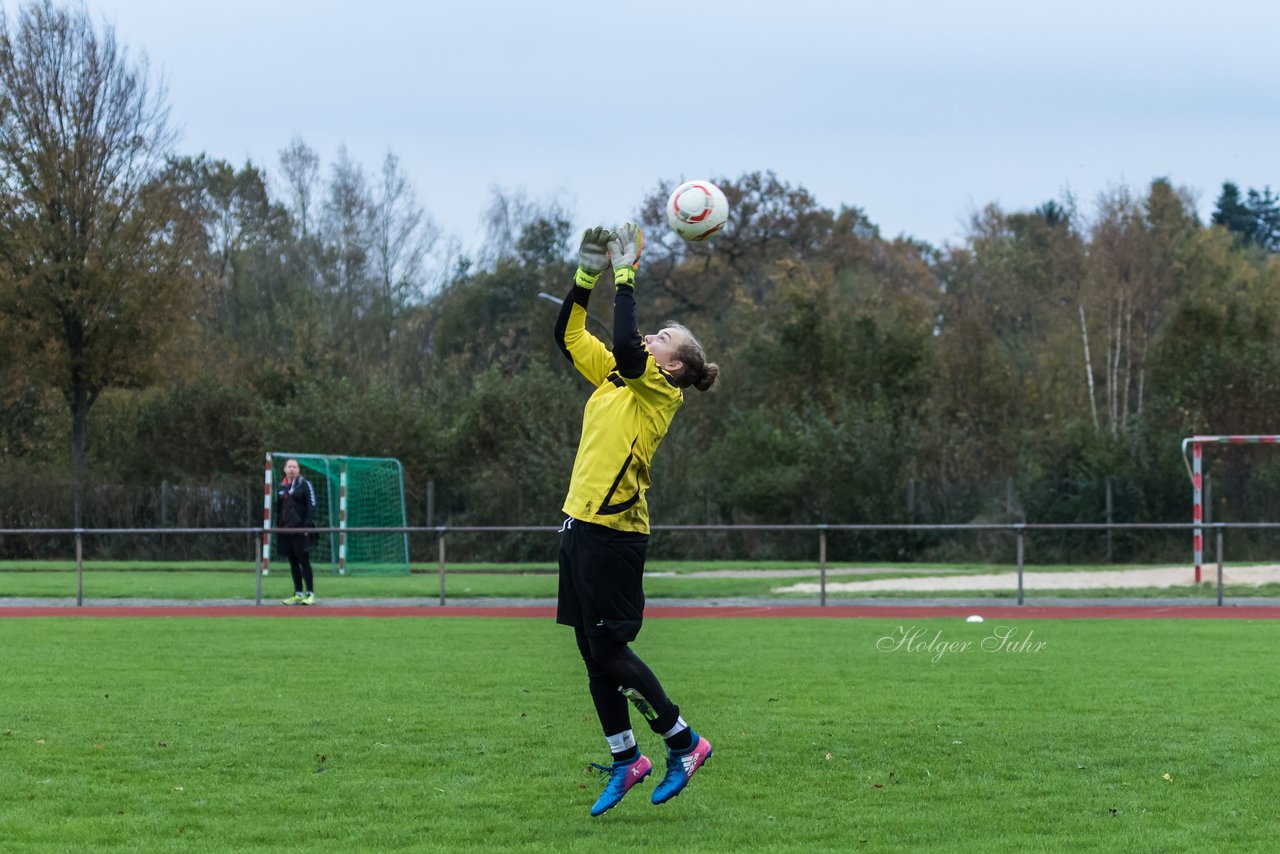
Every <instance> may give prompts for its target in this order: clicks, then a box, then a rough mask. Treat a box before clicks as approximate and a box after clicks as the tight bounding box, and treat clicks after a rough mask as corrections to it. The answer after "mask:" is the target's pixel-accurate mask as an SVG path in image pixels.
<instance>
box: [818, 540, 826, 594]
mask: <svg viewBox="0 0 1280 854" xmlns="http://www.w3.org/2000/svg"><path fill="white" fill-rule="evenodd" d="M818 604H819V605H821V606H822V607H824V608H825V607H826V605H827V526H826V525H819V526H818Z"/></svg>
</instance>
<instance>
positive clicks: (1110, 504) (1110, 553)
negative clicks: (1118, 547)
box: [1107, 475, 1115, 563]
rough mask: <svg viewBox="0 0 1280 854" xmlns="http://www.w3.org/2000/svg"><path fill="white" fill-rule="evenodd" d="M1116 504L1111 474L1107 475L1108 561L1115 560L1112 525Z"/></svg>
mask: <svg viewBox="0 0 1280 854" xmlns="http://www.w3.org/2000/svg"><path fill="white" fill-rule="evenodd" d="M1114 511H1115V504H1114V502H1113V501H1112V498H1111V475H1107V563H1112V562H1113V560H1114V557H1113V555H1114V551H1113V550H1112V543H1111V525H1112V524H1113V523H1114V521H1115V519H1114Z"/></svg>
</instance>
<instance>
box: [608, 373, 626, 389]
mask: <svg viewBox="0 0 1280 854" xmlns="http://www.w3.org/2000/svg"><path fill="white" fill-rule="evenodd" d="M605 380H606V381H608V382H611V383H613V384H614V385H616V386H617V387H618V388H626V386H627V384H626V383H624V382H623V381H622V377H620V376H618V372H617V371H614V372H613V373H611V374H609V376H607V377H605Z"/></svg>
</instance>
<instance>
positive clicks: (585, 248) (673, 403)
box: [555, 223, 720, 816]
mask: <svg viewBox="0 0 1280 854" xmlns="http://www.w3.org/2000/svg"><path fill="white" fill-rule="evenodd" d="M642 246H643V236H642V234H641V232H640V229H639V228H638V227H637V226H635V225H633V224H631V223H627V224H626V225H624V226H623V227H622V228H621V229H619V230H618V232H617V233H616V234H615V233H613V232H610V231H606V230H605V229H604V228H594V229H588V230H587V232H586V233H585V234H584V235H583V237H582V245H581V247H580V249H579V255H578V260H579V266H578V271H577V274H576V276H575V277H574V285H573V288H572V290H571V291H570V292H569V295H568V297H567V298H566V299H565V301H564V303H563V304H562V305H561V308H560V315H559V318H558V319H557V321H556V328H555V336H556V341H557V343H558V344H559V345H560V349H561V350H562V351H563V352H564V355H565V356H566V357H568V359H569V361H570V362H571V363H573V366H574V367H575V368H577V369H578V371H579V372H580V373H581V374H582V375H583V376H584V377H586V379H587V381H588V382H589V383H591V385H592V386H593V387H594V389H595V391H594V392H593V393H592V395H591V397H590V399H589V400H588V401H587V404H586V408H585V410H584V413H583V417H582V437H581V439H580V441H579V443H578V453H577V457H576V458H575V459H574V463H573V474H572V476H571V479H570V482H569V494H568V496H567V497H566V498H565V502H564V506H563V511H564V513H565V515H566V516H567V517H568V518H567V519H565V521H564V524H563V526H562V527H561V528H560V590H559V601H558V606H557V609H556V622H557V623H561V624H563V625H567V626H572V627H573V630H574V636H575V638H576V640H577V644H578V652H579V653H580V654H581V656H582V660H583V661H584V662H585V664H586V666H587V687H588V690H589V692H590V694H591V699H592V702H593V703H594V705H595V708H596V715H597V717H598V718H599V719H600V725H601V727H602V728H603V729H604V736H605V741H606V742H608V745H609V751H610V753H611V754H612V757H613V761H612V763H611V764H609V765H599V764H596V763H592V765H593V766H594V767H595V768H596V769H598V770H599V771H601V772H603V773H604V774H606V775H608V776H607V780H606V782H605V789H604V793H603V794H601V795H600V797H599V799H598V800H597V801H596V802H595V805H594V806H592V808H591V815H593V816H597V815H601V814H602V813H604V812H605V811H607V810H609V809H612V808H613V807H614V806H616V805H617V804H618V803H619V802H620V801H621V800H622V797H623V796H624V795H625V794H626V793H627V792H628V791H629V790H630V789H631V788H632V787H633V786H634V785H636V784H637V783H639V782H640V781H641V780H643V779H644V778H645V777H648V776H649V775H650V774H651V773H652V771H653V763H652V762H650V761H649V759H648V757H646V756H645V755H644V754H642V753H641V752H640V749H639V747H637V745H636V739H635V735H634V733H633V732H632V730H631V720H630V711H629V708H628V704H627V701H628V700H630V701H631V703H632V704H634V705H635V707H636V710H637V711H639V712H640V714H641V715H642V716H643V717H644V719H645V721H646V723H647V724H648V725H649V728H650V729H651V730H653V732H655V733H656V734H658V735H660V736H661V737H662V739H663V740H664V742H665V743H666V749H667V771H666V775H665V776H664V777H663V778H662V780H661V782H659V783H658V785H657V786H655V787H654V790H653V797H652V798H651V799H650V800H651V801H652V802H653V803H655V804H661V803H665V802H666V801H669V800H670V799H671V798H674V797H675V796H676V795H678V794H680V792H682V791H683V790H684V788H685V786H687V785H688V783H689V779H690V778H691V777H692V776H693V774H694V773H695V772H696V771H697V770H698V769H699V768H701V767H702V764H703V763H704V762H705V761H706V760H707V759H708V757H710V756H711V742H709V741H707V739H706V738H703V737H701V736H699V735H698V733H696V732H694V731H693V729H692V728H691V727H690V726H689V725H688V724H687V723H685V720H684V718H682V717H681V716H680V708H679V707H678V706H677V705H676V704H675V703H673V702H672V701H671V699H670V698H669V697H668V696H667V694H666V691H664V690H663V687H662V684H661V683H660V682H659V681H658V677H657V676H655V675H654V673H653V671H652V670H650V669H649V667H648V666H647V665H646V664H645V663H644V662H643V661H642V660H641V659H640V657H639V656H637V655H636V654H635V652H634V651H633V650H632V649H631V648H630V647H629V646H628V644H629V643H630V642H631V641H633V640H635V638H636V635H637V634H638V633H639V631H640V625H641V622H642V621H643V619H644V587H643V583H644V560H645V553H646V551H647V549H648V543H649V508H648V503H647V502H646V500H645V493H646V491H647V490H648V489H649V478H650V464H651V462H652V460H653V454H654V452H655V451H656V450H657V448H658V444H659V442H661V441H662V437H663V436H665V435H666V433H667V429H668V428H669V427H670V425H671V420H672V419H673V418H674V417H675V414H676V410H678V409H679V408H680V405H681V404H682V403H683V402H684V389H686V388H689V387H693V388H696V389H698V390H699V391H707V390H708V389H710V388H711V385H712V383H714V382H715V381H716V377H717V375H718V374H719V372H720V368H719V367H718V366H717V365H716V364H715V363H714V362H708V361H707V358H706V355H705V354H704V353H703V350H702V346H701V345H700V344H699V343H698V341H697V339H696V338H694V337H693V335H692V334H691V333H690V332H689V330H688V329H685V328H684V327H683V326H680V325H679V324H675V323H668V324H667V326H665V327H664V328H662V329H660V330H658V331H657V332H655V333H653V334H652V335H646V336H644V337H643V338H641V336H640V332H639V330H638V327H637V324H636V296H635V281H636V269H637V268H638V267H639V266H640V250H641V247H642ZM610 264H612V266H613V277H614V285H615V287H616V292H615V295H614V301H613V318H614V326H613V351H612V352H610V351H609V349H608V348H606V347H605V345H604V343H603V342H601V341H600V340H599V339H597V338H596V337H595V336H593V335H591V334H590V333H589V332H587V329H586V317H587V300H588V299H589V298H590V297H591V291H592V288H594V287H595V284H596V280H597V279H598V278H599V277H600V274H601V273H602V272H603V271H604V269H605V267H607V266H609V265H610Z"/></svg>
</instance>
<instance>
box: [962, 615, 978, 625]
mask: <svg viewBox="0 0 1280 854" xmlns="http://www.w3.org/2000/svg"><path fill="white" fill-rule="evenodd" d="M964 621H965V622H966V623H981V622H982V617H980V616H978V615H977V614H970V615H969V616H967V617H965V618H964Z"/></svg>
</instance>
